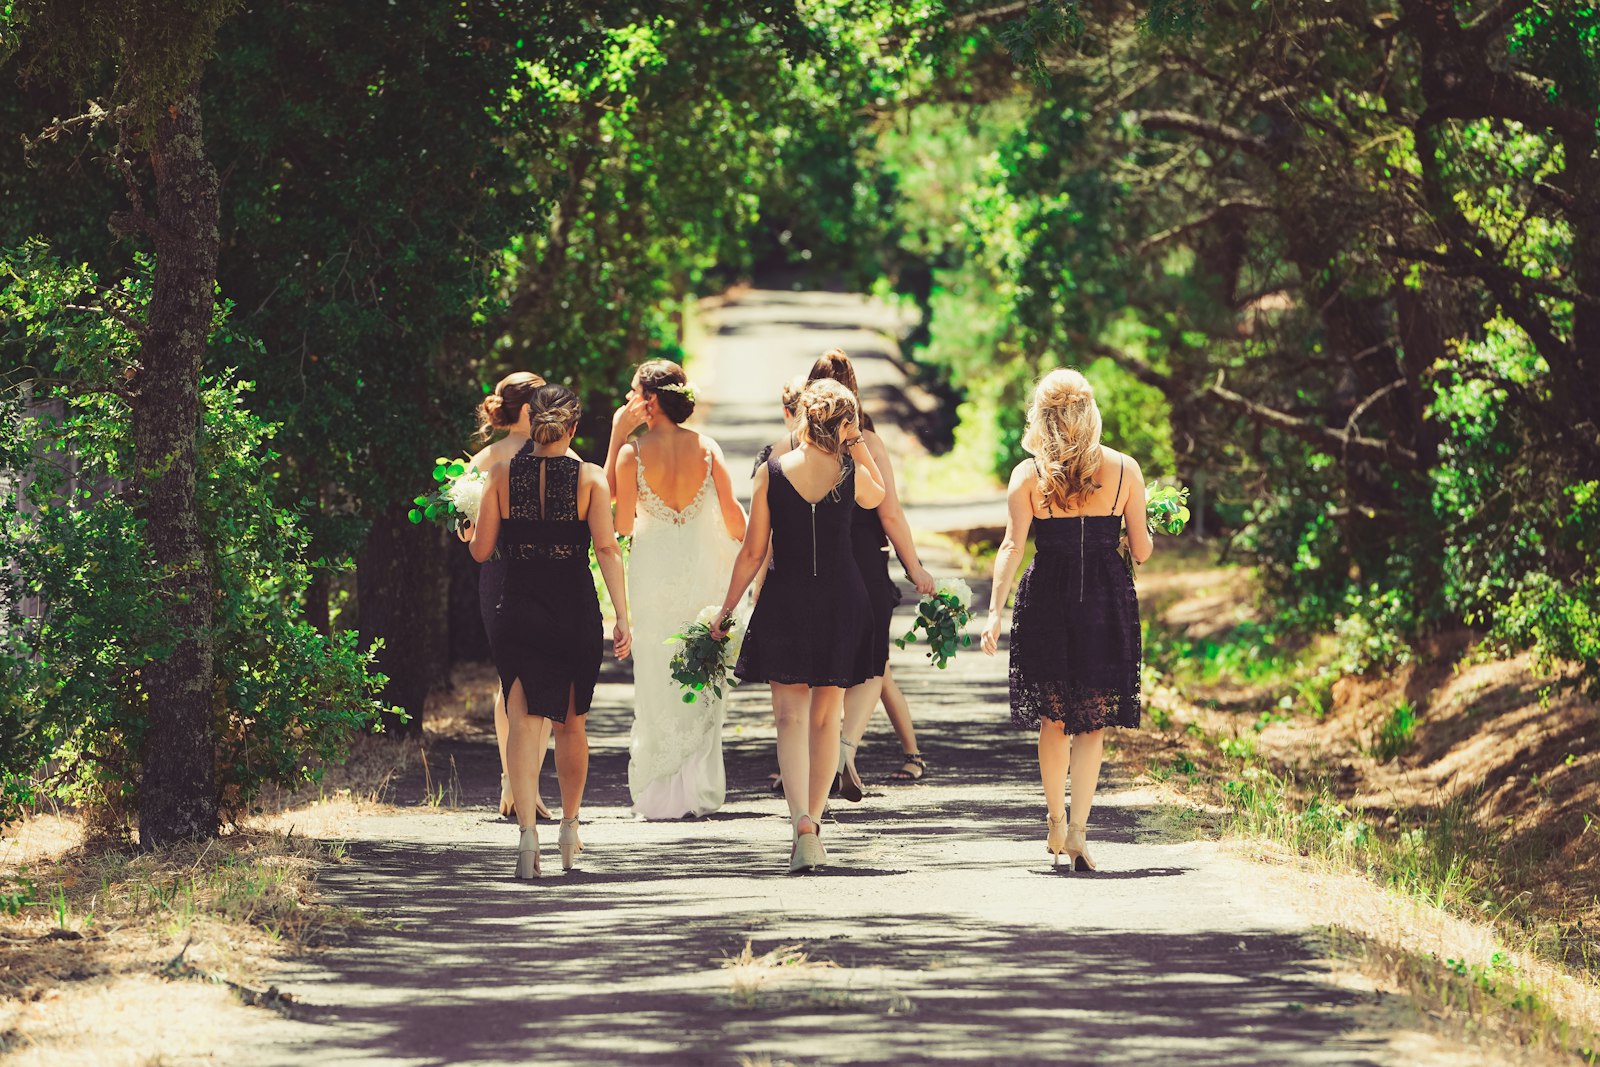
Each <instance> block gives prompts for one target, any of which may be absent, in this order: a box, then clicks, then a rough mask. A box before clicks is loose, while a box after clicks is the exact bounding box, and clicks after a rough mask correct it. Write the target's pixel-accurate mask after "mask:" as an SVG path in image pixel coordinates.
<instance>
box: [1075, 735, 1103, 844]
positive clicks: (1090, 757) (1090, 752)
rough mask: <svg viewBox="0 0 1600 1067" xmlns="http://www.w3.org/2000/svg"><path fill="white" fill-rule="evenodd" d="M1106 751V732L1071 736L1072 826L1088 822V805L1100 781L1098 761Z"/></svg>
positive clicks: (1092, 799) (1092, 800)
mask: <svg viewBox="0 0 1600 1067" xmlns="http://www.w3.org/2000/svg"><path fill="white" fill-rule="evenodd" d="M1105 753H1106V732H1105V731H1104V730H1096V731H1094V733H1090V734H1077V735H1075V736H1074V737H1073V738H1072V756H1071V765H1072V819H1071V820H1070V821H1071V823H1072V824H1073V825H1074V826H1087V825H1088V824H1089V807H1090V805H1092V804H1093V803H1094V791H1095V787H1096V786H1097V785H1098V784H1099V783H1100V763H1101V761H1102V760H1103V759H1104V757H1105Z"/></svg>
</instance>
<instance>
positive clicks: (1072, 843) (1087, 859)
mask: <svg viewBox="0 0 1600 1067" xmlns="http://www.w3.org/2000/svg"><path fill="white" fill-rule="evenodd" d="M1088 835H1089V825H1088V824H1087V823H1079V822H1075V823H1070V824H1069V825H1068V826H1067V844H1066V849H1065V851H1066V853H1067V859H1069V860H1071V861H1072V869H1073V870H1074V871H1098V870H1099V869H1100V868H1099V867H1097V866H1096V865H1095V862H1094V859H1093V857H1091V856H1090V855H1089V842H1088V840H1087V838H1088Z"/></svg>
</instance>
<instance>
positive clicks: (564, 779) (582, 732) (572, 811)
mask: <svg viewBox="0 0 1600 1067" xmlns="http://www.w3.org/2000/svg"><path fill="white" fill-rule="evenodd" d="M587 718H588V716H587V715H579V714H578V713H577V707H576V701H575V699H574V697H573V695H572V694H571V692H570V691H569V693H568V694H567V721H566V722H558V723H555V724H553V726H554V729H555V734H556V780H557V781H558V782H559V783H560V785H561V817H562V818H563V819H576V818H577V817H578V809H579V808H580V807H581V806H582V805H583V788H584V786H586V785H588V783H589V733H588V731H587V729H586V728H585V725H584V720H585V719H587Z"/></svg>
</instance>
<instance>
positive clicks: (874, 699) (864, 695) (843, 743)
mask: <svg viewBox="0 0 1600 1067" xmlns="http://www.w3.org/2000/svg"><path fill="white" fill-rule="evenodd" d="M882 692H883V679H882V678H881V677H879V678H868V679H867V680H866V681H864V682H862V683H861V684H860V685H853V686H851V687H850V688H849V689H846V690H845V691H844V716H843V725H842V726H841V728H840V731H839V736H840V739H841V740H840V744H839V759H838V761H837V762H836V763H835V764H834V770H835V772H836V773H839V774H849V775H850V778H851V780H852V781H854V782H855V783H856V785H858V786H859V785H860V784H861V775H860V774H858V773H856V746H857V745H859V744H860V743H861V739H862V737H864V736H866V733H867V723H869V722H871V721H872V713H873V712H874V711H876V710H877V708H878V696H879V695H880V694H881V693H882Z"/></svg>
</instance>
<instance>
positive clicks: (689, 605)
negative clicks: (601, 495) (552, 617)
mask: <svg viewBox="0 0 1600 1067" xmlns="http://www.w3.org/2000/svg"><path fill="white" fill-rule="evenodd" d="M638 484H639V498H638V500H639V502H638V506H637V515H638V517H637V521H636V523H635V525H634V533H633V545H632V547H631V548H630V549H629V560H628V603H629V605H630V607H631V609H632V613H633V689H634V698H633V699H634V714H633V733H632V737H631V739H630V741H629V745H628V791H629V792H630V793H631V794H632V795H633V810H634V811H636V812H638V813H639V814H640V815H643V816H644V817H645V818H647V819H678V818H682V817H683V816H685V815H705V814H706V813H708V812H712V811H715V810H717V808H719V807H721V806H722V801H723V798H724V796H725V794H726V791H727V779H726V776H725V774H724V772H723V768H722V704H723V702H722V700H719V699H717V698H716V697H714V696H712V695H711V692H710V691H709V690H707V691H705V692H703V693H701V694H700V695H699V696H700V699H698V700H697V701H695V702H694V703H691V704H685V703H684V702H683V689H682V688H681V687H680V686H679V685H678V683H677V682H675V681H673V680H672V671H671V668H670V666H669V664H670V662H671V660H672V653H673V651H674V647H673V646H672V645H669V644H667V643H666V642H667V640H668V639H669V638H670V637H671V636H672V635H673V634H675V633H679V632H681V631H682V629H683V627H684V626H686V625H688V624H689V623H690V622H692V621H693V620H694V617H695V616H696V615H698V614H699V613H700V612H701V611H702V610H703V609H704V608H706V607H708V606H711V605H716V604H720V603H721V602H722V597H723V595H724V594H726V593H727V591H728V578H729V575H730V574H731V573H732V571H733V558H734V556H735V555H736V554H737V553H738V551H739V543H738V542H737V541H735V540H733V539H732V538H731V537H729V536H728V530H727V527H726V526H724V525H723V522H722V511H721V509H720V508H719V507H718V506H717V490H716V485H715V484H714V483H713V482H712V479H711V457H710V456H707V457H706V476H705V479H704V480H703V481H701V483H700V489H699V491H698V492H696V493H695V496H694V499H693V500H691V501H689V503H688V505H687V506H685V507H684V508H683V510H682V511H675V510H673V509H672V508H670V507H668V506H667V504H666V502H665V501H663V500H662V499H661V498H660V497H659V496H657V495H656V494H655V491H654V490H652V489H651V488H650V486H649V484H648V483H646V482H645V477H644V457H643V456H642V455H641V456H640V457H639V463H638ZM730 682H731V679H730Z"/></svg>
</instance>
